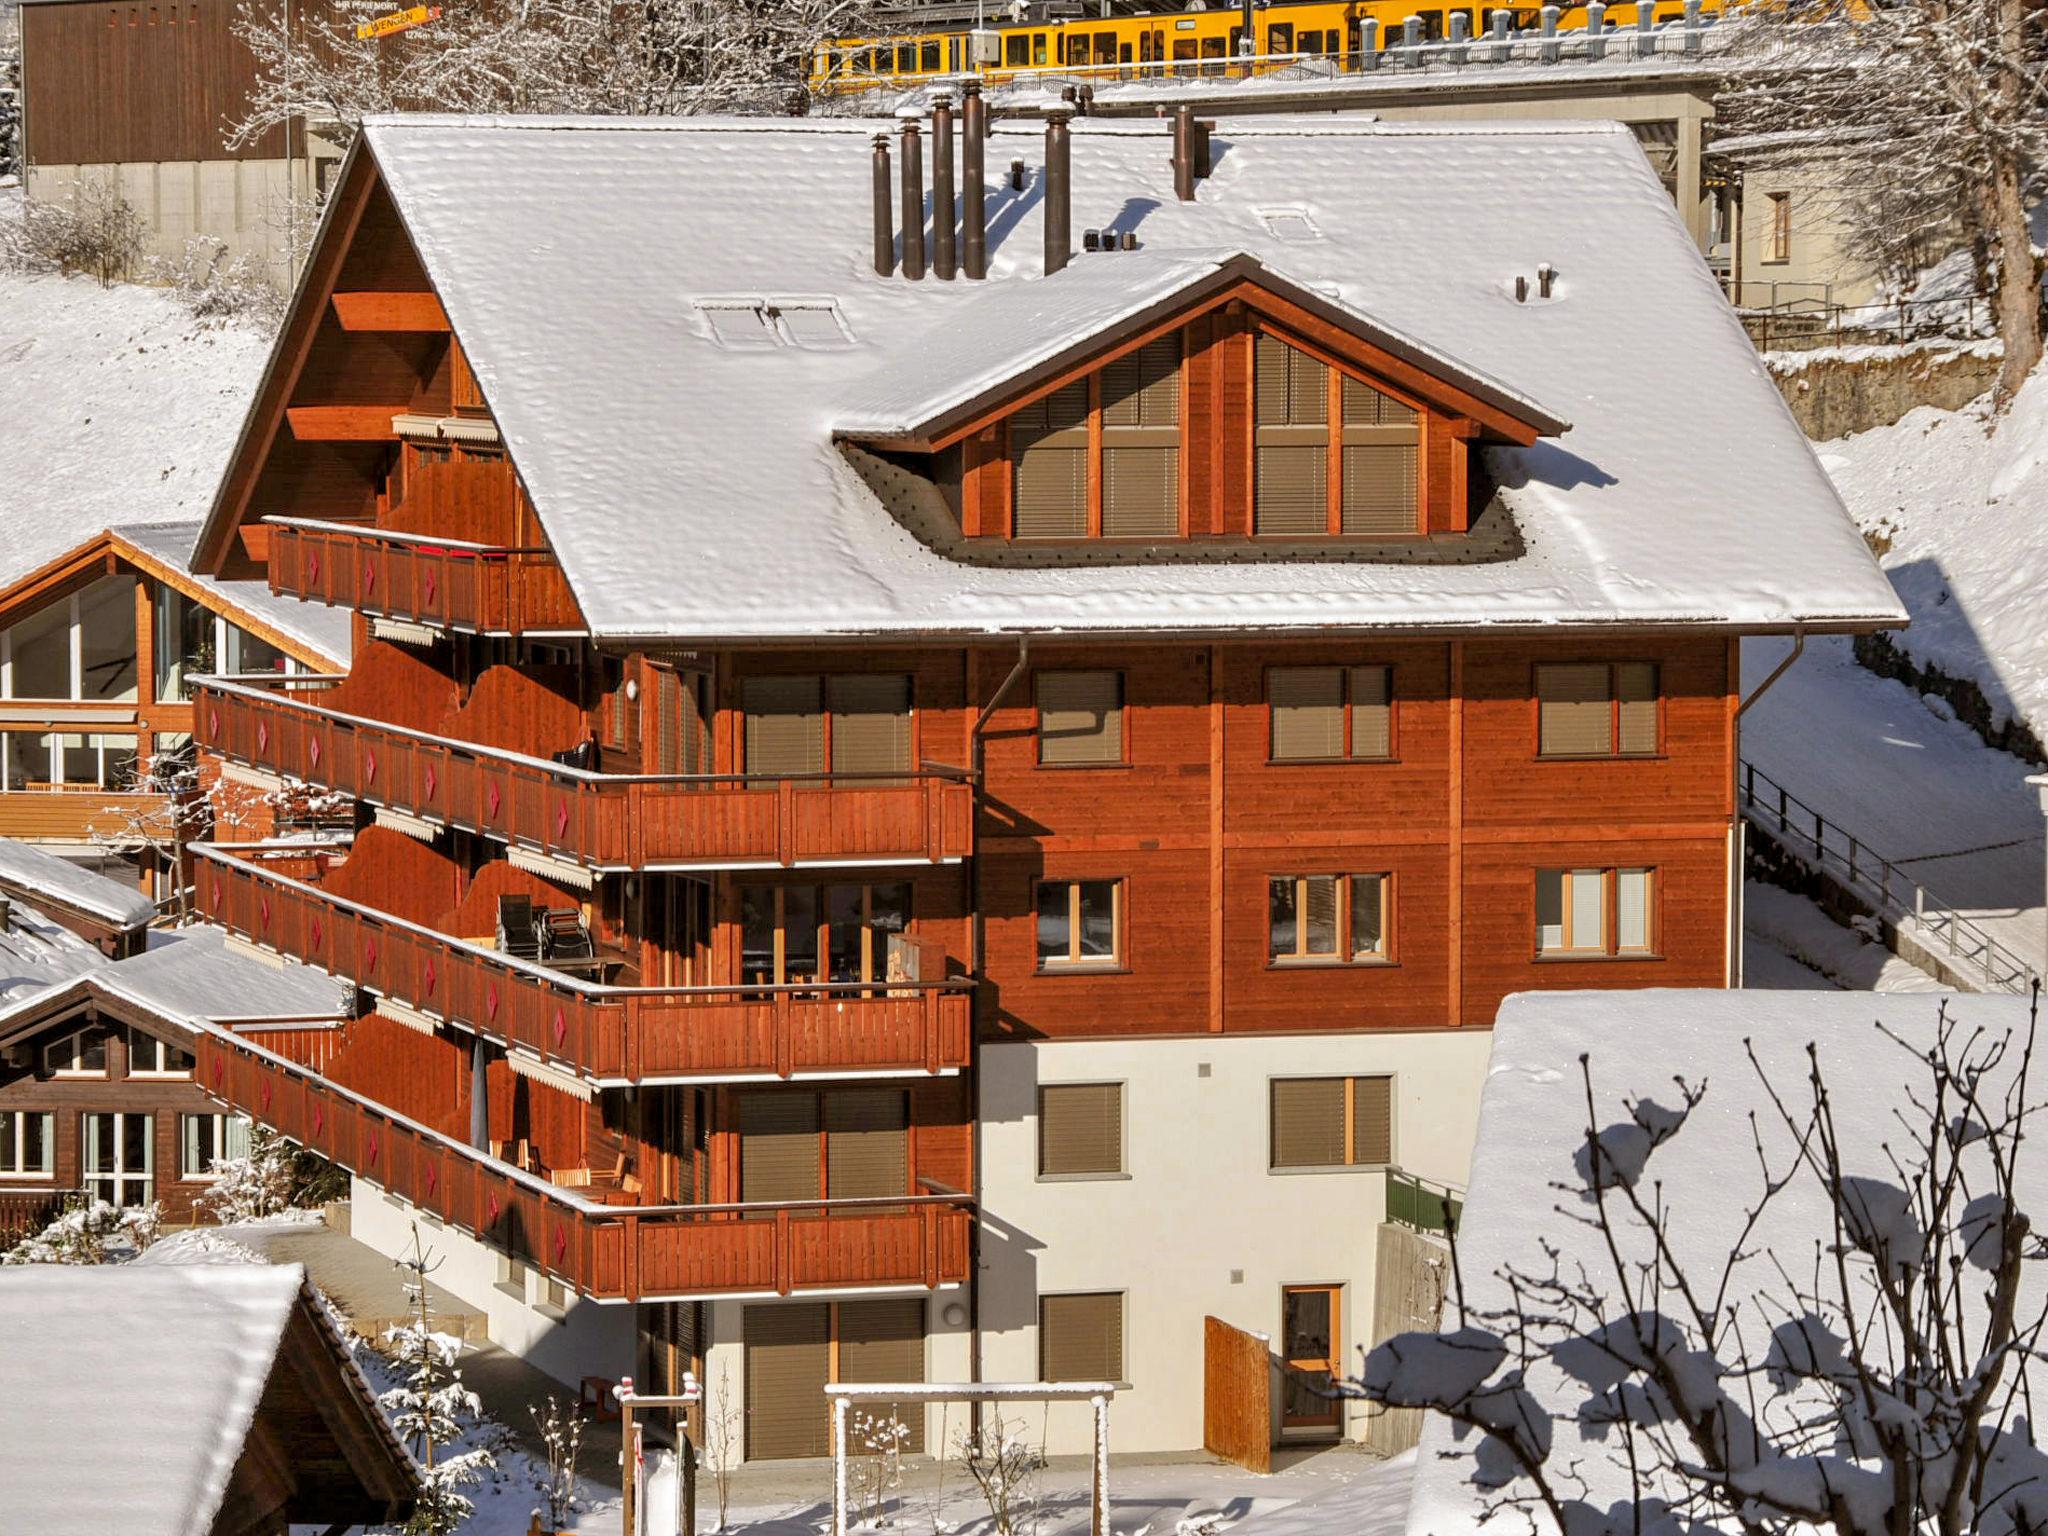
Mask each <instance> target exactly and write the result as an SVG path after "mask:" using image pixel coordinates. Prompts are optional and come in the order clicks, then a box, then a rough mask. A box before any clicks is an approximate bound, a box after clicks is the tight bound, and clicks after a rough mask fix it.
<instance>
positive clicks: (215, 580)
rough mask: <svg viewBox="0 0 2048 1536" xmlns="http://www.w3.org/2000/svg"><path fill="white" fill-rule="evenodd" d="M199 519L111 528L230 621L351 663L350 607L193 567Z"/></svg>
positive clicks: (330, 657)
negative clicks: (260, 627) (244, 620)
mask: <svg viewBox="0 0 2048 1536" xmlns="http://www.w3.org/2000/svg"><path fill="white" fill-rule="evenodd" d="M202 526H204V525H203V524H201V523H200V522H198V521H197V520H187V521H184V522H176V523H121V524H118V525H116V526H115V527H114V528H113V529H112V530H111V531H112V532H113V533H114V535H115V536H116V537H117V538H122V539H125V540H127V541H128V542H129V543H130V544H133V545H134V546H135V547H136V548H137V549H139V550H142V551H143V552H144V553H145V554H150V555H154V556H155V557H156V558H157V559H159V560H161V561H163V562H164V564H166V565H169V566H172V567H175V568H176V569H177V570H178V572H179V573H180V574H182V575H183V576H185V577H186V578H187V579H188V580H190V581H192V582H193V583H194V584H196V585H197V586H198V587H199V588H200V590H201V591H203V592H205V593H206V594H207V595H208V596H209V597H211V598H213V599H215V600H216V601H217V603H218V604H219V605H220V608H221V611H224V612H226V614H227V616H228V617H229V618H230V619H233V618H235V617H237V616H238V615H242V614H246V615H247V616H248V617H250V618H252V619H255V620H257V621H258V622H259V623H262V624H267V625H268V626H270V628H272V629H274V630H276V631H278V633H280V634H282V635H284V636H285V637H286V638H287V639H291V640H295V641H297V642H298V643H299V644H300V645H303V646H305V647H306V648H307V649H308V650H310V651H313V652H314V653H315V654H317V655H320V656H324V657H326V658H327V659H328V660H329V661H331V662H334V663H335V664H336V665H337V666H345V665H347V662H348V656H349V648H350V634H349V619H350V614H349V610H348V609H346V608H329V607H328V606H326V605H325V604H324V603H308V602H301V601H300V600H299V599H297V598H295V597H279V596H277V595H276V594H275V593H273V592H272V591H271V590H270V583H269V582H267V581H224V580H222V579H221V578H220V577H218V576H206V575H201V574H199V573H197V572H195V571H194V570H193V569H192V549H193V546H194V545H196V544H197V543H198V542H199V530H200V528H201V527H202Z"/></svg>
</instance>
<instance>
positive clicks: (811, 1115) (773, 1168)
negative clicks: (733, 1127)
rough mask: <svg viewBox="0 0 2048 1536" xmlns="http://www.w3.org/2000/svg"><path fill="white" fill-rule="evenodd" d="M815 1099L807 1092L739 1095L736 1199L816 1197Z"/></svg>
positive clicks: (805, 1198) (817, 1190)
mask: <svg viewBox="0 0 2048 1536" xmlns="http://www.w3.org/2000/svg"><path fill="white" fill-rule="evenodd" d="M818 1183H819V1181H818V1101H817V1099H816V1098H815V1097H814V1096H813V1095H811V1094H808V1093H750V1094H746V1095H744V1096H743V1097H742V1098H741V1099H740V1199H742V1200H816V1199H817V1198H818V1197H819V1187H818Z"/></svg>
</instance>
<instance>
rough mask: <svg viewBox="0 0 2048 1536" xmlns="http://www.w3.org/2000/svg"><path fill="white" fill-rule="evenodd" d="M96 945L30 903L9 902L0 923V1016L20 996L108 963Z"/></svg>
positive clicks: (74, 978)
mask: <svg viewBox="0 0 2048 1536" xmlns="http://www.w3.org/2000/svg"><path fill="white" fill-rule="evenodd" d="M112 964H113V961H112V960H110V959H108V958H107V956H106V955H104V954H102V953H101V952H100V949H99V946H98V945H95V944H90V943H88V942H86V940H84V939H82V938H80V937H79V936H78V935H77V934H75V933H73V932H72V931H71V930H70V929H69V928H66V927H64V926H62V925H61V924H59V923H55V922H52V921H51V920H50V919H49V918H47V917H45V916H43V914H42V913H40V912H38V911H36V910H35V909H34V908H33V907H30V906H26V905H24V904H23V903H21V902H12V903H10V904H9V909H8V913H7V920H6V921H5V922H4V923H0V1017H4V1016H5V1014H6V1012H8V1011H11V1009H12V1008H13V1006H14V1005H15V1004H16V1003H17V1002H18V1001H19V1000H21V999H23V998H30V997H35V996H38V995H40V994H41V993H42V992H44V991H45V990H47V989H48V988H50V987H53V986H56V985H59V984H60V983H63V982H67V981H75V980H77V979H78V978H79V977H81V976H84V975H86V974H88V973H90V972H92V971H97V970H99V969H101V968H102V967H105V966H109V965H112Z"/></svg>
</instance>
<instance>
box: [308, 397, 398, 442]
mask: <svg viewBox="0 0 2048 1536" xmlns="http://www.w3.org/2000/svg"><path fill="white" fill-rule="evenodd" d="M405 412H406V407H405V406H404V405H403V404H399V405H294V406H291V407H289V408H288V409H287V410H286V411H285V413H284V414H285V420H287V421H289V422H290V423H291V428H292V436H293V437H295V438H297V439H298V440H299V441H300V442H302V443H388V442H395V441H396V440H397V438H398V434H397V433H396V432H394V431H392V430H391V418H392V417H394V416H403V415H404V414H405Z"/></svg>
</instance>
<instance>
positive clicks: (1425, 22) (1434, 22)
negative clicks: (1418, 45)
mask: <svg viewBox="0 0 2048 1536" xmlns="http://www.w3.org/2000/svg"><path fill="white" fill-rule="evenodd" d="M1415 19H1416V20H1417V21H1419V22H1421V23H1422V40H1423V41H1424V42H1425V43H1439V42H1442V41H1443V36H1444V13H1443V12H1442V11H1417V12H1416V13H1415Z"/></svg>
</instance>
